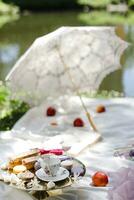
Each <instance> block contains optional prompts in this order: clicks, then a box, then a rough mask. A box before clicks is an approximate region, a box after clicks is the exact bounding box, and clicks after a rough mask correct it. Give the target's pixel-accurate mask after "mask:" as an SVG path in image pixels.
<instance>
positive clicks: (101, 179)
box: [92, 172, 108, 187]
mask: <svg viewBox="0 0 134 200" xmlns="http://www.w3.org/2000/svg"><path fill="white" fill-rule="evenodd" d="M92 184H93V185H94V186H96V187H105V186H106V185H107V184H108V176H107V175H106V174H105V173H103V172H96V173H95V174H94V175H93V177H92Z"/></svg>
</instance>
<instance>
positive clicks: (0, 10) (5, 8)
mask: <svg viewBox="0 0 134 200" xmlns="http://www.w3.org/2000/svg"><path fill="white" fill-rule="evenodd" d="M18 11H19V10H18V7H16V6H13V5H8V4H6V3H3V2H2V1H1V0H0V15H5V14H8V15H14V14H17V13H18Z"/></svg>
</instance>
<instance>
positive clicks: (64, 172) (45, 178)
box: [35, 167, 69, 182]
mask: <svg viewBox="0 0 134 200" xmlns="http://www.w3.org/2000/svg"><path fill="white" fill-rule="evenodd" d="M35 174H36V176H37V177H38V178H39V179H40V180H42V181H46V182H49V181H53V182H57V181H62V180H64V179H66V178H68V177H69V171H68V170H67V169H65V168H63V167H60V169H59V171H58V173H57V175H56V176H50V175H47V174H46V173H45V172H44V170H43V169H42V168H41V169H39V170H38V171H36V173H35Z"/></svg>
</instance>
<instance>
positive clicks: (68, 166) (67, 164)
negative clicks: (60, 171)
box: [61, 160, 73, 170]
mask: <svg viewBox="0 0 134 200" xmlns="http://www.w3.org/2000/svg"><path fill="white" fill-rule="evenodd" d="M61 166H62V167H64V168H66V169H67V170H71V168H72V166H73V161H72V160H64V161H62V162H61Z"/></svg>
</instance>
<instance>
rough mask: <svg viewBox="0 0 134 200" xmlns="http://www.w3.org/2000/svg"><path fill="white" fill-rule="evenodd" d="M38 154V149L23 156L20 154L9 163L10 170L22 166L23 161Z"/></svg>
mask: <svg viewBox="0 0 134 200" xmlns="http://www.w3.org/2000/svg"><path fill="white" fill-rule="evenodd" d="M38 153H39V151H38V149H32V150H30V151H28V152H24V153H22V154H19V155H18V156H15V157H13V158H12V159H11V160H10V162H9V165H8V168H9V169H13V168H14V167H15V166H16V165H21V164H22V160H23V159H25V158H29V157H33V156H37V155H38Z"/></svg>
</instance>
